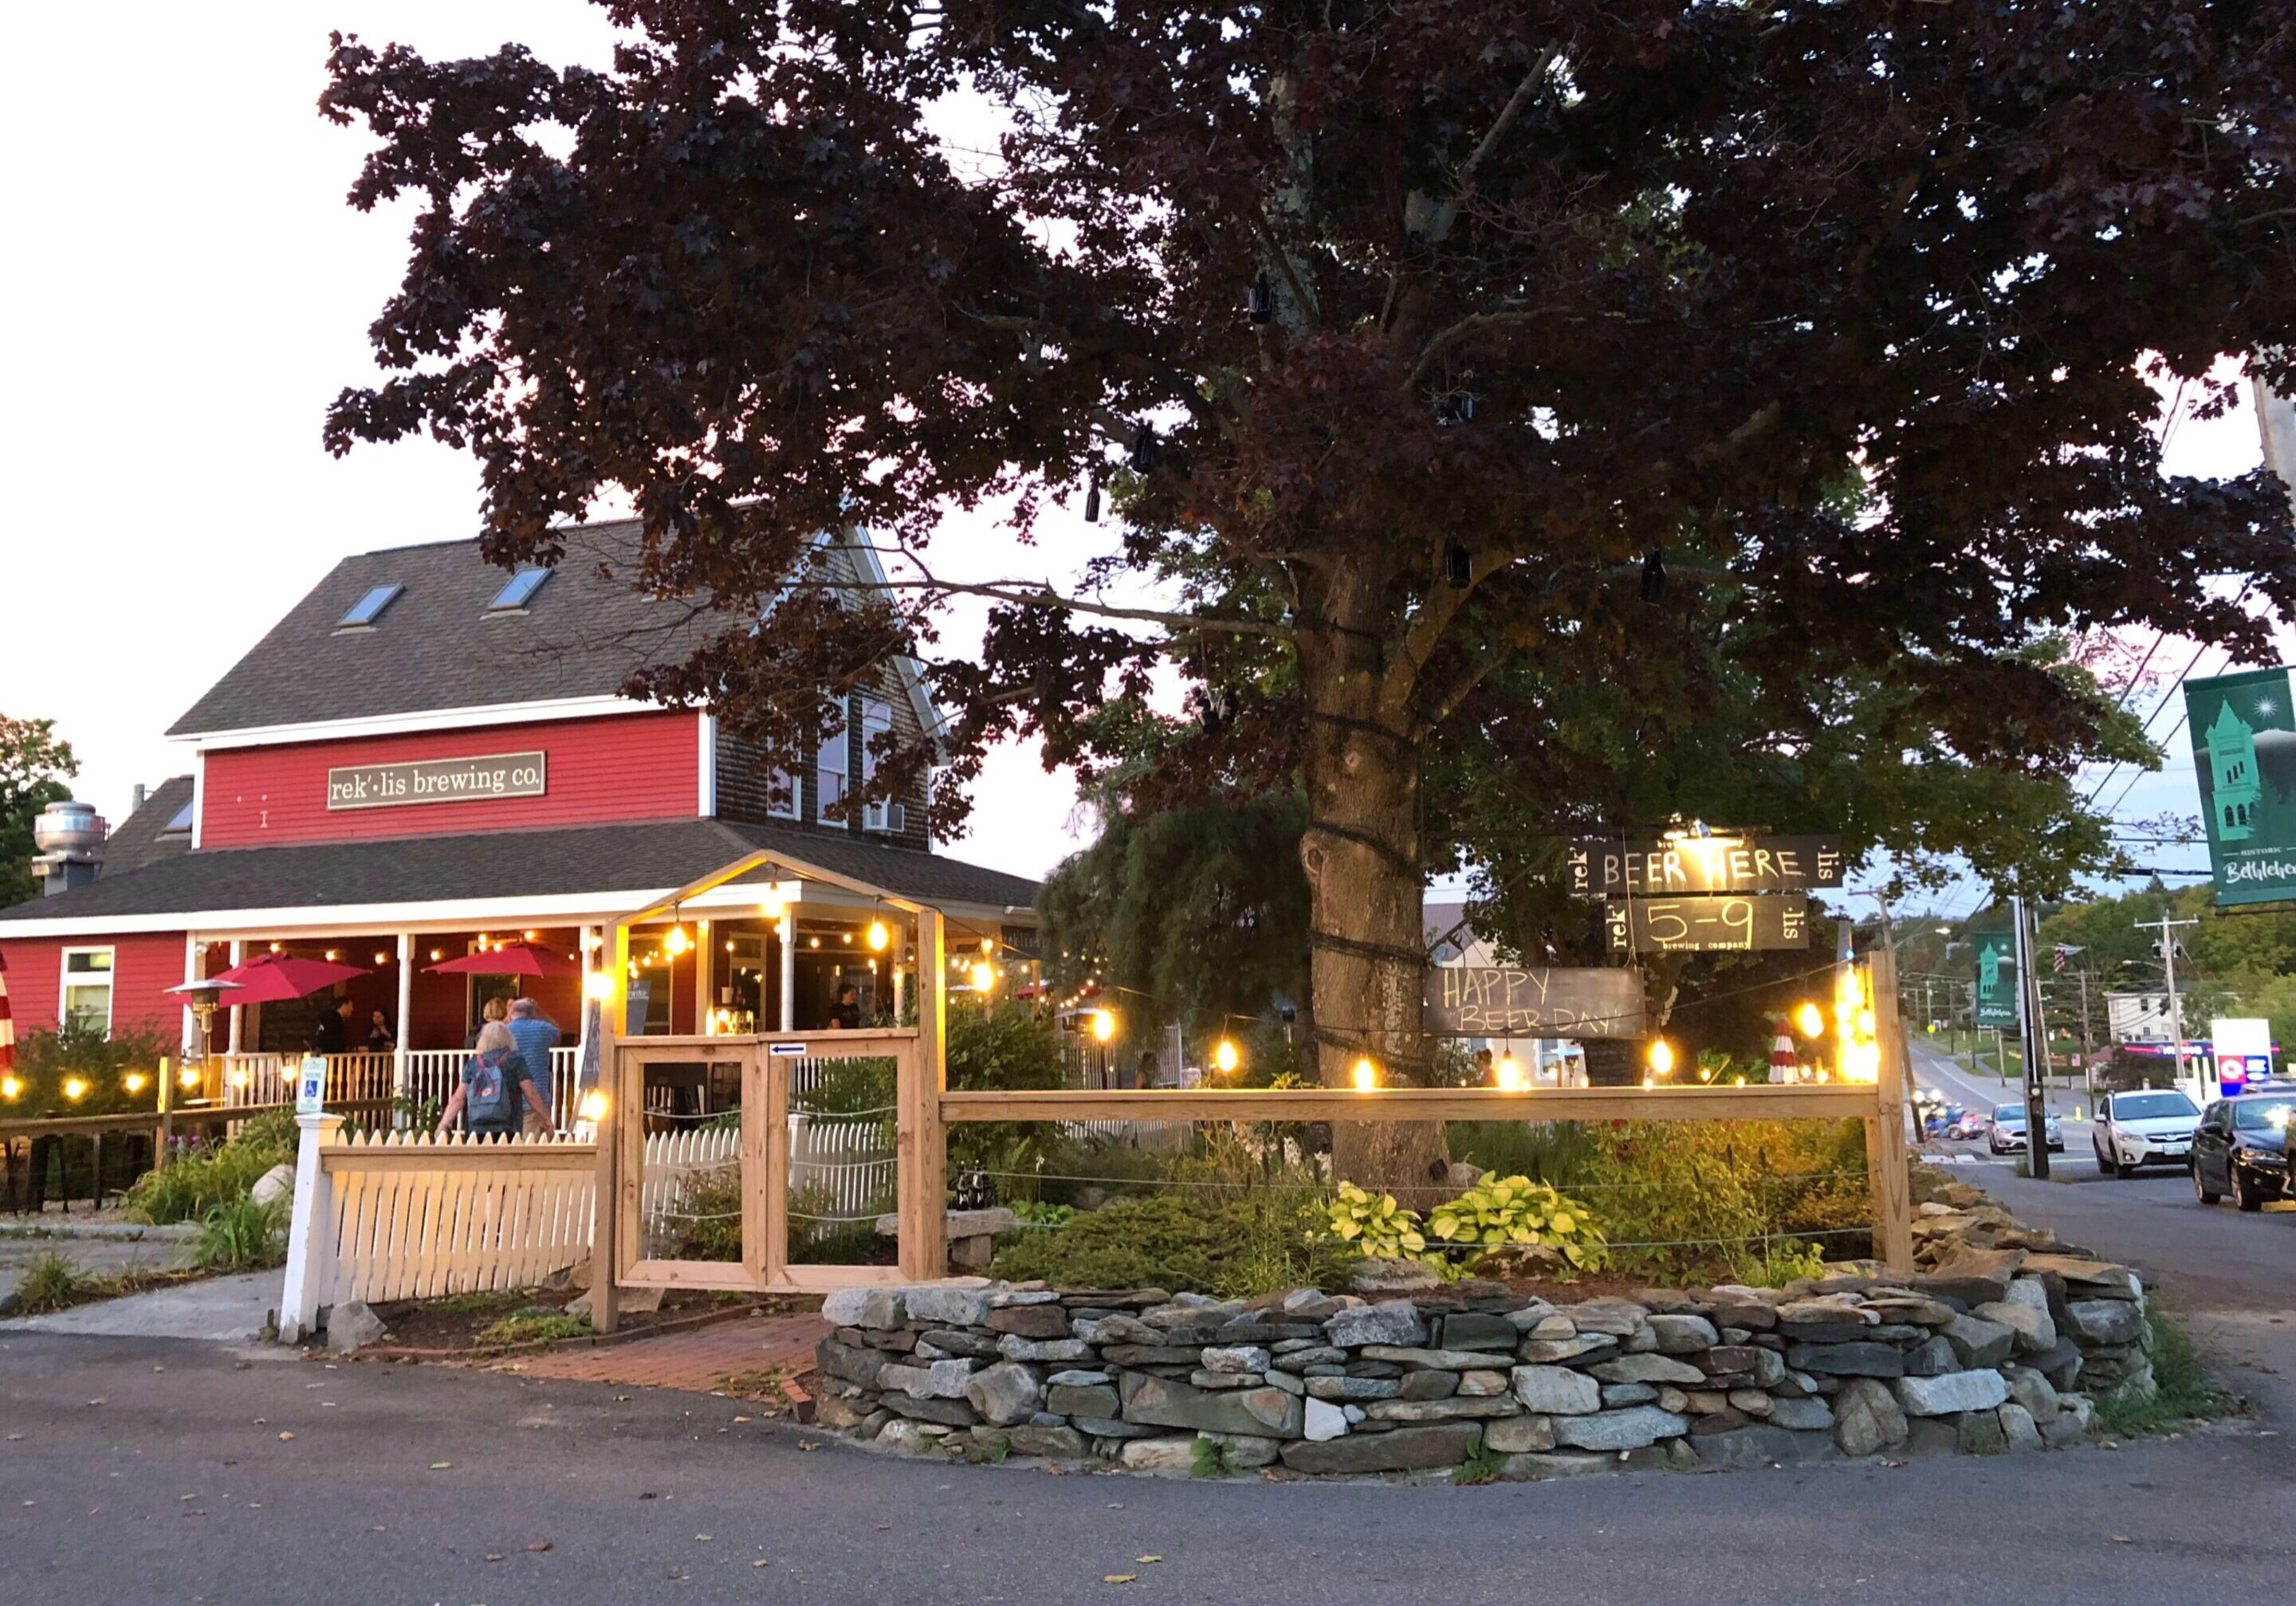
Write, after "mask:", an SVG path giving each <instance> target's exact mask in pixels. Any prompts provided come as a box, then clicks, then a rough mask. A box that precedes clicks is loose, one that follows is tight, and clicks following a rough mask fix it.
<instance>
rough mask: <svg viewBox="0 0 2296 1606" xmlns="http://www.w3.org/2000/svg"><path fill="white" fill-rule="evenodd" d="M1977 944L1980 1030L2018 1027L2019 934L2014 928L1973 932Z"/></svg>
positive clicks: (1978, 1018) (1976, 1017) (1977, 1015)
mask: <svg viewBox="0 0 2296 1606" xmlns="http://www.w3.org/2000/svg"><path fill="white" fill-rule="evenodd" d="M1970 940H1971V941H1972V942H1973V943H1975V944H1976V945H1977V1011H1976V1016H1975V1022H1974V1023H1975V1024H1976V1026H1977V1027H1978V1028H1980V1030H1982V1029H1984V1028H1989V1027H2001V1028H2005V1029H2008V1030H2012V1031H2013V1030H2015V1029H2016V1026H2017V934H2016V933H2015V932H2013V931H1972V932H1971V933H1970Z"/></svg>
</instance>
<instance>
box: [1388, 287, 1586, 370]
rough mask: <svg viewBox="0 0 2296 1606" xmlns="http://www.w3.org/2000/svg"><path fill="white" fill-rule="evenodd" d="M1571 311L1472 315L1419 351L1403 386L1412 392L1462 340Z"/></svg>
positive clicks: (1536, 309)
mask: <svg viewBox="0 0 2296 1606" xmlns="http://www.w3.org/2000/svg"><path fill="white" fill-rule="evenodd" d="M1569 315H1570V308H1569V307H1516V308H1513V309H1512V310H1509V311H1503V312H1476V313H1470V314H1468V315H1466V316H1465V317H1464V318H1461V319H1460V320H1459V321H1458V322H1457V323H1456V324H1452V325H1451V326H1450V327H1449V328H1447V329H1444V330H1441V331H1439V332H1438V333H1436V334H1435V335H1434V337H1433V338H1431V340H1428V342H1427V344H1426V345H1425V346H1423V347H1422V348H1420V352H1419V360H1418V361H1417V362H1415V363H1414V364H1412V365H1411V374H1410V377H1409V378H1407V379H1406V380H1405V381H1404V386H1405V388H1406V389H1409V388H1410V387H1412V386H1414V385H1416V384H1418V383H1419V381H1421V380H1422V379H1423V378H1424V377H1425V376H1426V373H1427V370H1428V369H1429V368H1430V367H1431V366H1432V365H1433V364H1434V362H1435V359H1436V358H1437V357H1439V356H1442V355H1443V354H1444V353H1445V352H1446V351H1448V350H1449V349H1450V348H1452V347H1454V346H1456V345H1457V344H1458V343H1459V342H1460V341H1462V340H1468V339H1471V338H1472V337H1473V336H1475V335H1478V334H1480V333H1482V332H1484V331H1485V330H1487V329H1513V328H1519V327H1521V325H1523V324H1535V323H1537V322H1538V320H1539V319H1541V318H1547V317H1567V316H1569Z"/></svg>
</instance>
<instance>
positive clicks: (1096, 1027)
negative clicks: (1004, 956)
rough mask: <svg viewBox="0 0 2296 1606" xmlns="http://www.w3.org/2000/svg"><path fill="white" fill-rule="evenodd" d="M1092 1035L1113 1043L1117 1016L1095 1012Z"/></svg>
mask: <svg viewBox="0 0 2296 1606" xmlns="http://www.w3.org/2000/svg"><path fill="white" fill-rule="evenodd" d="M980 968H981V969H983V970H987V969H988V966H986V965H983V966H981V967H980ZM1092 1035H1093V1037H1095V1039H1097V1040H1098V1041H1100V1042H1103V1043H1107V1042H1111V1041H1112V1040H1113V1039H1114V1038H1115V1037H1116V1017H1115V1015H1114V1014H1112V1013H1111V1012H1109V1011H1107V1010H1095V1011H1093V1012H1092Z"/></svg>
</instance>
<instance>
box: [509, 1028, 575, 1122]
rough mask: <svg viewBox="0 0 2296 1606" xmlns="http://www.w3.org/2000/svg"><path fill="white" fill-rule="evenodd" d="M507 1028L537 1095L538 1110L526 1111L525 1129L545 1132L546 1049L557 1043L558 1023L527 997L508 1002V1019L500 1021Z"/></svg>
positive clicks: (547, 1094) (547, 1096)
mask: <svg viewBox="0 0 2296 1606" xmlns="http://www.w3.org/2000/svg"><path fill="white" fill-rule="evenodd" d="M504 1025H506V1026H508V1027H509V1028H510V1035H511V1037H512V1041H514V1042H516V1043H517V1045H518V1057H519V1058H520V1059H521V1060H524V1061H526V1070H527V1078H528V1080H529V1081H530V1082H531V1083H532V1084H533V1086H534V1091H535V1092H536V1093H537V1094H539V1095H540V1096H541V1100H542V1107H541V1111H540V1113H539V1114H537V1112H536V1111H534V1110H528V1111H527V1113H526V1129H527V1130H528V1131H529V1132H547V1131H549V1130H550V1129H551V1118H550V1051H551V1050H552V1049H553V1048H555V1047H557V1046H558V1042H559V1038H560V1037H561V1036H562V1034H561V1033H560V1031H559V1029H558V1022H556V1021H555V1020H552V1019H551V1018H550V1017H549V1016H547V1015H545V1014H544V1013H543V1012H542V1006H541V1005H540V1004H537V1003H536V1002H535V1001H534V1000H533V999H531V998H513V999H512V1000H511V1001H510V1019H509V1020H507V1021H505V1022H504Z"/></svg>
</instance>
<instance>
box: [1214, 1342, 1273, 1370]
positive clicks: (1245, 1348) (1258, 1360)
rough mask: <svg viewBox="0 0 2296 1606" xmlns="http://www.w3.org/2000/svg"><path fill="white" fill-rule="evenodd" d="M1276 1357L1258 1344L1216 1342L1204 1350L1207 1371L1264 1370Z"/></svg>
mask: <svg viewBox="0 0 2296 1606" xmlns="http://www.w3.org/2000/svg"><path fill="white" fill-rule="evenodd" d="M1273 1364H1275V1356H1272V1355H1270V1354H1268V1353H1267V1350H1265V1349H1263V1348H1260V1347H1259V1345H1257V1344H1225V1345H1222V1344H1215V1345H1211V1346H1209V1347H1208V1348H1206V1349H1205V1350H1204V1370H1205V1371H1207V1372H1266V1371H1267V1369H1268V1367H1270V1366H1272V1365H1273Z"/></svg>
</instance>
